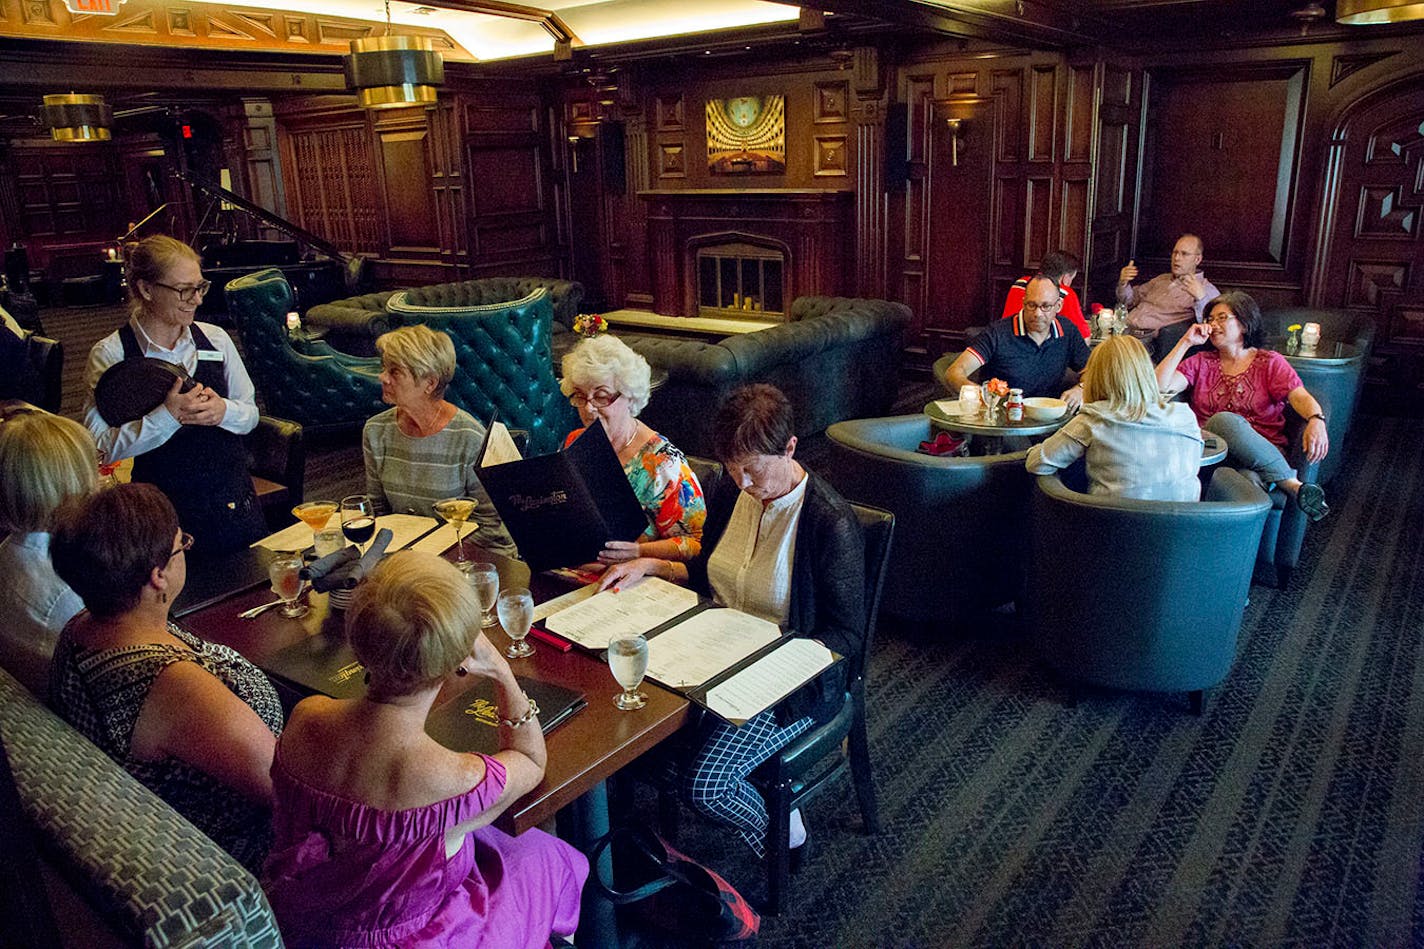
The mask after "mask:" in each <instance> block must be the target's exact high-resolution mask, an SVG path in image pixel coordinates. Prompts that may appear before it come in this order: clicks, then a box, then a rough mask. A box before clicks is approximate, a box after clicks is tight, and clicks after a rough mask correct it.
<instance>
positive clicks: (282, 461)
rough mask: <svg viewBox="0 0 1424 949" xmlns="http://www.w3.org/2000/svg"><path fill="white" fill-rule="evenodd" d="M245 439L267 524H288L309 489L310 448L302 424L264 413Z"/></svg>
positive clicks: (280, 526)
mask: <svg viewBox="0 0 1424 949" xmlns="http://www.w3.org/2000/svg"><path fill="white" fill-rule="evenodd" d="M243 441H244V442H245V443H246V445H247V451H248V454H249V455H251V456H252V461H251V463H250V464H249V465H248V470H249V471H251V473H252V476H253V479H252V480H253V484H254V487H256V488H257V500H258V503H259V504H260V505H261V507H262V515H263V517H265V518H266V519H267V526H268V528H270V529H271V530H274V531H275V530H279V529H281V528H283V527H286V526H287V525H288V524H290V523H291V522H292V510H291V509H292V507H293V505H296V504H300V503H301V502H302V500H303V492H304V491H305V490H306V473H307V449H306V440H305V439H304V438H303V434H302V427H301V426H300V425H298V424H297V423H296V422H291V421H288V420H287V419H283V418H273V417H272V416H270V415H263V416H260V417H259V418H258V420H257V427H256V428H254V429H253V430H252V431H250V432H248V433H247V436H246V437H245V438H244V439H243Z"/></svg>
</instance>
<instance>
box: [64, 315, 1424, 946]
mask: <svg viewBox="0 0 1424 949" xmlns="http://www.w3.org/2000/svg"><path fill="white" fill-rule="evenodd" d="M114 315H115V313H114V312H112V311H111V312H99V311H94V310H89V311H46V312H45V314H44V318H45V322H46V325H47V329H49V330H50V332H51V335H57V336H59V337H60V338H61V339H63V340H64V341H65V344H66V350H67V356H68V359H67V360H66V361H67V363H68V367H67V371H66V399H65V410H66V413H67V414H77V413H78V411H79V408H80V401H81V397H80V395H79V389H78V385H79V382H78V378H79V373H80V372H81V371H82V366H83V357H84V354H87V352H88V348H89V345H90V344H92V342H93V341H94V340H96V339H98V338H99V336H101V335H103V333H104V332H108V331H109V330H111V329H112V328H113V325H115V321H113V320H112V316H114ZM105 317H110V319H109V320H107V322H108V325H107V326H102V327H101V326H98V325H97V324H100V323H104V322H106V320H105ZM100 330H102V331H100ZM85 340H87V342H85ZM76 354H79V355H78V358H76ZM934 390H935V386H934V385H933V384H932V383H929V382H926V381H924V380H921V381H917V382H912V383H907V384H906V385H905V386H903V387H902V391H901V398H900V399H899V401H898V403H897V409H898V410H899V411H917V410H918V409H919V407H920V406H921V405H923V404H924V402H925V401H927V400H928V399H929V398H931V397H932V396H933V394H934ZM820 448H821V445H820V444H819V442H818V440H812V439H808V440H807V442H806V443H805V446H804V450H803V452H802V454H803V457H805V458H806V459H807V460H808V463H810V464H812V465H814V464H815V462H816V461H817V460H818V455H819V454H820V453H821V452H820ZM1349 454H1350V464H1349V465H1348V466H1347V470H1346V471H1345V472H1344V473H1343V474H1342V475H1341V476H1340V477H1339V478H1338V479H1337V481H1336V482H1335V483H1334V484H1333V485H1332V486H1331V489H1330V501H1331V505H1332V511H1333V513H1332V514H1331V516H1330V518H1328V519H1327V520H1325V521H1324V522H1322V523H1321V524H1320V525H1318V526H1317V527H1315V528H1312V530H1311V533H1310V535H1309V536H1308V537H1307V540H1306V547H1305V550H1304V552H1303V556H1302V560H1301V564H1300V567H1299V569H1298V570H1297V571H1296V573H1295V578H1294V580H1293V582H1292V585H1291V587H1290V588H1289V589H1287V590H1283V591H1277V590H1272V589H1270V588H1267V587H1261V586H1255V587H1252V589H1251V603H1250V605H1249V607H1248V608H1247V612H1246V618H1245V622H1244V625H1243V628H1242V634H1241V641H1240V645H1239V647H1238V659H1237V664H1236V667H1235V669H1234V671H1233V672H1232V674H1231V676H1230V678H1228V680H1227V681H1226V682H1225V683H1224V684H1223V685H1222V686H1220V687H1218V688H1217V689H1216V690H1214V691H1212V692H1211V693H1209V694H1208V699H1207V706H1206V713H1205V715H1204V716H1203V717H1201V718H1195V717H1193V716H1191V715H1189V714H1188V713H1187V711H1186V704H1185V700H1184V699H1183V698H1181V697H1178V696H1160V695H1125V694H1116V693H1109V692H1097V693H1090V694H1089V695H1088V696H1087V697H1085V698H1084V700H1083V701H1081V702H1080V703H1079V704H1078V705H1077V706H1076V707H1068V706H1067V705H1065V704H1064V702H1063V701H1062V693H1061V690H1060V689H1059V687H1058V686H1057V685H1056V684H1055V683H1054V681H1053V680H1052V679H1051V678H1050V677H1049V676H1048V675H1047V673H1046V670H1045V669H1044V668H1043V666H1042V665H1041V664H1040V663H1039V662H1038V661H1037V660H1036V658H1035V656H1034V652H1033V649H1032V647H1031V644H1030V643H1029V642H1027V641H1026V640H1025V639H1024V638H1023V637H1022V636H1021V635H1020V634H1019V633H1018V631H1017V630H1016V628H1015V626H1014V622H1013V618H1012V617H1011V616H1004V615H998V614H994V615H990V616H986V617H983V618H982V621H981V622H980V623H979V624H978V625H977V628H978V630H979V632H978V635H976V636H975V637H974V638H971V639H967V640H964V639H948V638H946V637H945V636H943V635H942V634H941V633H940V632H939V631H937V630H935V629H932V628H896V627H894V626H893V625H889V624H887V626H886V628H883V629H882V630H881V631H880V635H879V639H878V640H877V644H876V647H875V651H874V655H873V657H872V661H871V688H870V700H871V719H870V727H871V741H872V746H873V748H874V751H875V755H876V759H877V772H876V778H877V782H878V787H879V791H880V802H881V820H882V823H883V825H884V826H883V830H882V833H881V834H880V835H879V836H878V837H875V838H873V839H872V838H867V837H864V836H862V835H860V833H859V829H858V828H859V816H858V812H857V809H856V806H855V803H854V801H855V798H854V794H853V792H852V791H851V788H850V786H849V782H843V783H842V784H841V785H838V786H834V787H832V788H831V789H829V790H828V791H827V792H826V793H825V794H823V795H822V796H821V797H820V798H819V799H818V800H817V801H816V802H815V803H813V805H812V807H811V810H810V812H809V814H808V815H807V823H808V825H809V827H810V828H811V833H812V835H813V838H814V843H815V848H816V849H815V854H814V857H813V858H812V860H811V861H810V862H809V864H808V865H807V867H806V869H805V870H803V872H802V873H801V875H800V876H798V877H797V878H796V880H795V884H794V895H793V908H792V910H791V911H790V912H788V913H787V914H786V915H784V916H782V917H780V918H778V919H767V920H766V921H765V923H764V925H763V937H762V942H763V944H764V945H767V946H808V947H810V946H817V947H819V946H918V947H938V946H958V945H1003V944H1015V945H1019V944H1024V945H1053V946H1058V945H1151V946H1159V945H1160V946H1167V945H1180V944H1191V945H1200V944H1231V945H1253V946H1256V945H1259V946H1275V945H1301V946H1305V945H1309V946H1321V945H1352V946H1353V945H1382V946H1398V945H1424V894H1421V887H1420V883H1421V850H1424V752H1421V749H1424V540H1422V539H1421V538H1424V531H1421V530H1420V529H1419V528H1420V526H1421V525H1424V421H1421V420H1410V419H1395V418H1373V417H1371V418H1363V419H1361V420H1359V422H1358V423H1357V425H1356V429H1355V431H1353V432H1352V433H1351V445H1350V448H1349ZM360 479H361V473H360V448H359V445H358V444H357V441H356V439H355V436H354V435H351V436H347V437H345V438H344V439H337V440H335V441H330V442H327V443H321V444H316V445H313V446H311V450H310V452H309V462H308V479H307V483H308V495H309V496H329V497H337V496H339V495H340V494H342V493H345V492H347V491H349V490H353V489H354V488H355V487H356V486H357V485H358V484H359V483H360ZM948 558H949V554H948V553H947V554H946V560H948ZM1087 567H1088V565H1076V566H1075V567H1074V568H1075V569H1076V568H1083V569H1086V568H1087ZM931 570H932V565H926V582H932V574H931ZM1202 586H1203V589H1204V590H1205V591H1209V590H1210V587H1211V573H1210V565H1209V564H1203V565H1202ZM1183 608H1184V609H1190V608H1191V605H1190V604H1183ZM639 803H640V806H648V805H649V803H650V802H649V801H648V800H647V798H646V795H642V796H640V797H639ZM681 845H682V846H683V847H684V848H685V849H686V850H687V851H688V852H690V853H691V854H692V855H694V856H696V857H698V858H699V859H701V860H703V861H704V862H706V863H708V864H709V865H711V866H713V867H716V868H718V869H719V870H720V871H722V872H723V873H725V874H726V875H727V876H728V877H729V878H730V879H731V880H732V881H733V882H734V883H735V884H736V885H737V886H738V887H739V888H740V889H741V890H742V891H743V893H745V894H746V895H747V896H748V897H750V898H753V899H754V900H755V899H760V897H761V896H762V894H763V882H762V881H763V874H762V872H761V868H760V866H759V865H757V864H755V863H753V862H752V861H751V860H750V858H749V856H748V855H747V853H746V852H744V851H743V850H742V849H740V845H739V844H737V843H736V842H735V841H733V840H732V839H731V836H730V835H727V834H723V833H721V832H719V831H717V830H715V829H714V828H710V827H707V826H706V825H702V824H699V823H698V822H697V821H695V820H693V819H691V818H690V817H685V819H684V821H683V834H682V837H681ZM639 945H652V943H651V942H645V941H642V940H639Z"/></svg>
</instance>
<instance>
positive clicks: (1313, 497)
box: [1295, 482, 1330, 524]
mask: <svg viewBox="0 0 1424 949" xmlns="http://www.w3.org/2000/svg"><path fill="white" fill-rule="evenodd" d="M1295 506H1296V507H1298V508H1300V509H1301V510H1302V511H1304V512H1305V516H1306V517H1308V518H1310V521H1311V523H1312V524H1313V523H1315V522H1316V521H1318V520H1320V519H1321V518H1323V517H1325V515H1327V514H1329V513H1330V505H1328V504H1326V503H1325V489H1324V488H1322V487H1321V486H1320V485H1318V484H1310V483H1308V482H1307V483H1306V484H1303V485H1301V486H1300V490H1299V491H1297V492H1296V493H1295Z"/></svg>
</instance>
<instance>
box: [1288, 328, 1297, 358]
mask: <svg viewBox="0 0 1424 949" xmlns="http://www.w3.org/2000/svg"><path fill="white" fill-rule="evenodd" d="M1286 352H1288V353H1298V352H1300V327H1299V326H1292V327H1291V328H1290V329H1288V330H1286Z"/></svg>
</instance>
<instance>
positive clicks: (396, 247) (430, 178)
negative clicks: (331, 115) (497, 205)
mask: <svg viewBox="0 0 1424 949" xmlns="http://www.w3.org/2000/svg"><path fill="white" fill-rule="evenodd" d="M427 115H428V113H427V112H426V110H425V109H424V108H412V109H400V110H387V111H382V112H378V113H376V114H375V116H374V121H373V123H372V125H373V131H374V133H375V138H376V154H377V156H378V157H379V160H380V165H379V167H380V170H381V175H380V180H381V191H382V202H381V204H382V209H383V211H384V212H385V214H384V217H385V226H386V235H387V245H386V249H385V254H384V256H385V258H386V260H387V262H388V263H395V262H397V261H399V262H401V263H403V264H407V265H413V264H415V263H417V262H423V263H429V262H436V263H437V264H438V261H439V257H440V216H439V210H438V207H439V206H438V203H437V201H436V194H435V178H436V175H437V166H438V165H439V164H441V163H440V161H439V159H438V158H437V157H436V155H435V154H433V151H434V149H433V148H432V141H431V137H432V136H431V129H430V123H429V121H428V119H427Z"/></svg>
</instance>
